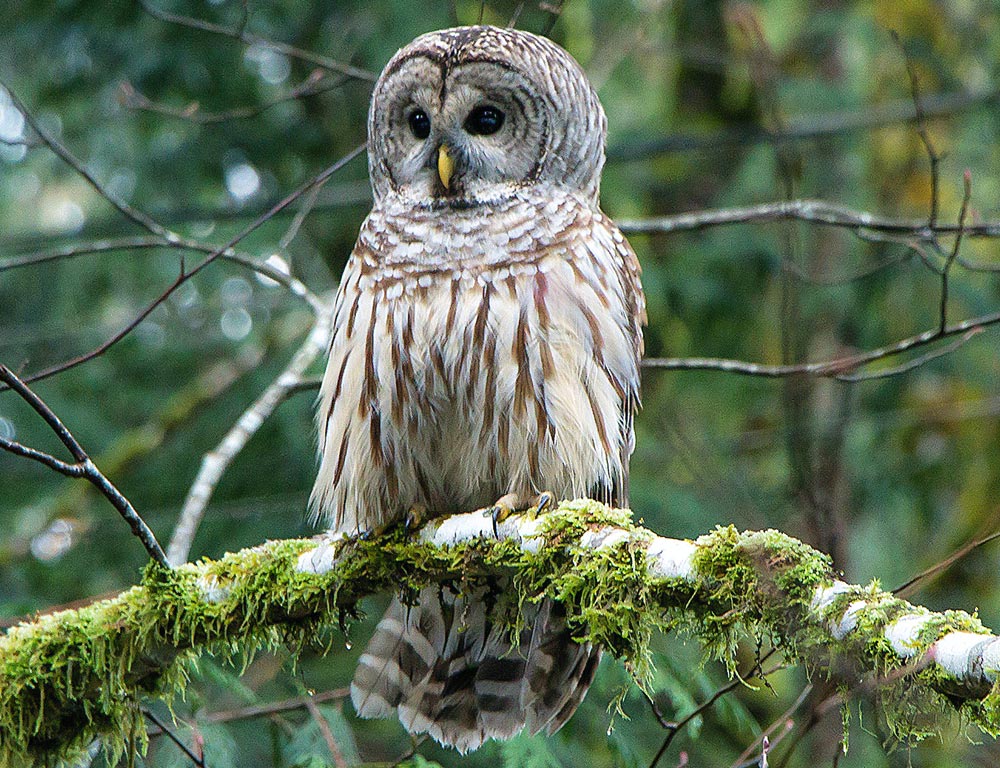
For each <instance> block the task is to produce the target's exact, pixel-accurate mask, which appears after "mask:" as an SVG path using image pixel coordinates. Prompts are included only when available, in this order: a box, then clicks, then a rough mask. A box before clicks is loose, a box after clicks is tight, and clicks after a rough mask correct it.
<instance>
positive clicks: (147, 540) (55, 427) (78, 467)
mask: <svg viewBox="0 0 1000 768" xmlns="http://www.w3.org/2000/svg"><path fill="white" fill-rule="evenodd" d="M0 381H2V382H4V384H5V385H6V387H7V388H8V389H12V390H14V392H16V393H17V394H18V395H19V396H20V397H21V399H22V400H24V401H25V402H26V403H27V404H28V405H30V406H31V408H32V409H33V410H34V411H35V412H36V413H37V414H38V415H39V416H41V417H42V420H43V421H44V422H45V423H46V424H47V425H48V426H49V428H50V429H51V430H52V431H53V432H54V433H55V434H56V436H57V437H58V438H59V440H60V442H62V444H63V445H64V446H66V449H67V450H68V451H69V452H70V454H71V455H72V456H73V459H74V460H75V464H73V465H70V464H68V463H66V462H63V461H60V460H59V459H57V458H55V457H54V456H50V455H48V454H44V453H42V452H41V451H35V450H34V449H31V448H28V447H27V446H24V445H21V444H20V443H17V442H14V441H12V440H7V439H6V438H0V448H2V449H4V450H6V451H10V452H11V453H14V454H16V455H18V456H23V457H25V458H29V459H34V460H35V461H39V462H41V463H42V464H44V465H46V466H48V467H50V468H52V469H55V470H56V471H58V472H61V473H62V474H65V475H68V476H70V477H81V478H83V479H85V480H87V482H89V483H90V484H91V485H93V486H94V487H95V488H97V489H98V490H99V491H100V492H101V493H102V494H103V495H104V497H105V498H106V499H107V500H108V501H110V502H111V504H112V506H114V508H115V509H117V510H118V513H119V514H120V515H121V516H122V517H123V518H124V519H125V521H126V522H127V523H128V524H129V527H130V528H131V529H132V533H134V534H135V536H136V538H138V539H139V541H141V542H142V545H143V546H144V547H145V548H146V551H147V552H148V553H149V556H150V557H151V558H153V560H154V561H156V562H157V563H159V564H160V565H162V566H163V567H165V568H169V567H170V566H169V565H168V564H167V558H166V556H165V555H164V554H163V549H161V548H160V544H159V542H158V541H157V540H156V536H155V535H153V532H152V531H151V530H150V528H149V526H148V525H146V521H145V520H143V519H142V518H141V517H140V516H139V513H138V512H136V511H135V508H134V507H133V506H132V504H131V502H129V500H128V499H126V498H125V496H124V495H123V494H122V493H121V491H119V490H118V489H117V488H116V487H115V486H114V484H112V482H111V481H110V480H108V478H106V477H105V476H104V475H103V474H102V472H101V471H100V470H99V469H98V468H97V466H96V465H95V464H94V462H93V461H91V460H90V457H89V456H88V455H87V452H86V451H84V450H83V446H81V445H80V443H79V442H78V441H77V439H76V438H75V437H73V435H72V433H71V432H70V431H69V430H68V429H67V428H66V426H65V425H64V424H63V423H62V421H60V420H59V417H58V416H56V414H55V413H54V412H53V411H52V409H51V408H49V406H48V405H46V404H45V402H44V401H43V400H42V399H41V398H40V397H39V396H38V395H36V394H35V393H34V392H33V391H32V390H31V389H30V388H29V387H28V386H27V384H25V382H24V381H23V380H22V379H20V378H19V377H18V376H17V374H15V373H14V372H13V371H12V370H10V368H8V367H7V366H5V365H3V364H2V363H0Z"/></svg>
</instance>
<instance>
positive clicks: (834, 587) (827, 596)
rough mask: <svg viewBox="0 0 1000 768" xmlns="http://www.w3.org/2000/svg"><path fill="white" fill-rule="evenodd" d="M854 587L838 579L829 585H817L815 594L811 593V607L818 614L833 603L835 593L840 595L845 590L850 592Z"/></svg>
mask: <svg viewBox="0 0 1000 768" xmlns="http://www.w3.org/2000/svg"><path fill="white" fill-rule="evenodd" d="M852 589H854V587H852V586H851V585H850V584H848V583H847V582H845V581H840V580H839V579H838V580H837V581H835V582H833V584H831V585H830V586H829V587H817V588H816V594H815V595H813V599H812V609H813V610H814V611H816V612H817V613H819V614H822V613H823V612H824V611H826V609H827V608H829V607H830V605H831V604H832V603H833V601H834V600H835V599H836V598H837V595H842V594H844V593H845V592H850V591H851V590H852Z"/></svg>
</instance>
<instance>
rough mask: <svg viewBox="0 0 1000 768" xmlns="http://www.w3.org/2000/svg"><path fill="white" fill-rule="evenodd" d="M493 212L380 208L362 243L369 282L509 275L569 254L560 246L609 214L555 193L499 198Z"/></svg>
mask: <svg viewBox="0 0 1000 768" xmlns="http://www.w3.org/2000/svg"><path fill="white" fill-rule="evenodd" d="M486 211H487V209H486V208H485V207H481V206H480V205H472V206H469V207H464V206H459V207H449V208H445V209H440V208H431V207H427V206H423V207H421V206H414V205H413V204H412V203H410V202H409V201H406V200H405V199H402V198H396V197H392V196H390V197H389V198H387V199H386V200H384V201H383V204H382V205H381V206H378V207H376V208H375V209H374V210H372V212H371V214H370V215H369V217H368V219H367V221H366V222H365V225H364V226H363V227H362V230H361V233H360V236H359V238H358V245H357V248H356V250H355V255H356V256H357V257H358V258H359V259H360V262H361V263H360V265H359V266H360V269H361V274H362V281H363V282H367V280H373V281H375V282H376V283H382V282H383V281H385V280H389V281H390V282H391V281H392V280H393V278H396V279H398V278H402V277H404V276H414V277H419V276H420V275H435V274H442V275H449V276H451V277H455V278H460V277H462V276H466V275H467V276H470V277H476V276H480V275H490V274H492V273H496V272H497V271H503V272H505V273H509V272H510V271H511V270H514V271H516V269H517V267H518V266H519V265H523V264H536V263H537V262H539V261H540V260H541V259H542V257H543V256H546V257H552V256H555V255H561V254H562V253H564V251H563V250H562V249H561V248H560V246H568V245H569V244H570V241H571V240H573V239H576V238H578V237H579V236H580V233H581V232H586V231H588V230H589V229H590V226H591V223H592V221H593V219H594V217H595V215H596V216H601V215H602V214H600V212H595V211H594V210H593V208H592V206H591V205H590V204H589V202H588V201H585V200H583V199H581V197H580V196H579V195H576V194H574V193H571V192H567V191H565V190H562V189H558V188H553V187H550V188H548V189H541V188H537V187H536V188H531V189H526V190H522V191H521V192H519V193H518V194H516V195H511V196H507V197H503V198H501V199H498V200H491V201H489V207H488V213H487V212H486ZM366 278H367V280H366Z"/></svg>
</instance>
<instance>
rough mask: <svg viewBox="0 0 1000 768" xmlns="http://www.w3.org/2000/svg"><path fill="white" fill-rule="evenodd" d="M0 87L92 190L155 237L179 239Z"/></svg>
mask: <svg viewBox="0 0 1000 768" xmlns="http://www.w3.org/2000/svg"><path fill="white" fill-rule="evenodd" d="M0 87H2V88H4V89H5V90H6V91H7V93H8V95H9V96H10V100H11V103H12V104H13V105H14V106H15V107H16V108H17V109H18V110H19V111H20V112H21V114H22V115H23V116H24V121H25V122H26V123H27V124H28V125H29V126H30V127H31V130H32V131H34V132H35V134H36V135H37V136H38V138H39V139H40V140H41V142H42V143H43V144H44V145H45V146H47V147H48V148H49V149H50V150H52V151H53V152H54V153H55V154H56V155H57V156H58V157H59V159H60V160H62V161H63V162H64V163H66V164H67V165H68V166H70V167H71V168H72V169H73V170H74V171H76V172H77V173H78V174H79V175H80V176H82V177H83V178H84V179H85V180H86V182H87V183H88V184H90V186H91V187H93V189H94V191H96V192H97V194H99V195H100V196H101V197H103V198H104V199H105V200H107V201H108V202H109V203H110V204H111V205H113V206H114V207H115V208H117V209H118V210H119V211H120V212H121V214H122V215H123V216H125V217H126V218H128V219H130V220H131V221H133V222H135V223H136V224H138V225H139V226H140V227H142V228H143V229H145V230H147V231H149V232H151V233H152V234H154V235H156V236H157V237H160V238H162V239H163V240H164V241H166V242H168V243H174V242H177V240H178V239H179V237H178V235H177V234H176V233H174V232H171V231H170V230H169V229H167V228H166V227H164V226H163V225H162V224H160V223H159V222H156V221H154V220H153V219H152V217H150V216H149V215H148V214H146V213H144V212H143V211H140V210H138V209H137V208H133V207H132V206H131V205H129V204H128V203H126V202H125V201H124V200H120V199H119V198H118V197H117V196H115V195H113V194H112V193H111V192H110V191H109V190H108V189H106V188H105V187H104V186H103V185H102V184H101V183H100V182H99V181H98V180H97V179H96V178H95V177H94V175H93V174H92V173H91V172H90V171H88V170H87V168H86V166H84V164H83V163H82V162H81V161H80V160H79V159H78V158H77V157H76V155H74V154H73V153H72V152H70V151H69V149H67V148H66V146H65V145H63V144H62V143H61V142H60V141H59V140H58V139H56V138H55V137H54V136H52V135H51V134H50V133H49V132H48V131H46V130H45V129H44V128H42V126H41V124H39V122H38V120H36V119H35V116H34V115H33V114H32V113H31V111H30V110H29V109H28V108H27V107H26V106H25V104H24V102H23V101H21V99H20V97H18V95H17V94H16V93H15V92H14V90H13V89H12V88H11V87H10V86H9V85H7V84H6V83H4V82H3V81H0Z"/></svg>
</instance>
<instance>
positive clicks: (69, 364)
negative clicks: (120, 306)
mask: <svg viewBox="0 0 1000 768" xmlns="http://www.w3.org/2000/svg"><path fill="white" fill-rule="evenodd" d="M364 149H365V145H364V144H361V145H359V146H357V147H355V148H354V149H353V150H351V151H350V152H348V153H347V154H346V155H344V156H343V157H341V158H340V159H339V160H337V161H336V162H335V163H334V164H333V165H331V166H330V167H329V168H327V169H326V170H325V171H323V172H322V173H320V174H319V175H317V176H315V177H313V178H312V179H310V180H309V181H307V182H306V183H305V184H303V185H302V186H301V187H299V188H298V189H296V190H295V191H294V192H292V193H291V194H289V195H288V196H287V197H285V198H284V199H283V200H281V201H280V202H279V203H278V204H277V205H275V206H273V207H272V208H271V209H269V210H268V211H266V212H265V213H263V214H261V215H260V216H258V217H257V218H256V219H254V221H253V223H251V224H250V225H249V226H248V227H246V228H245V229H244V230H243V231H241V232H240V233H239V234H238V235H236V236H235V237H233V238H231V239H230V240H229V242H227V243H226V244H225V245H223V246H221V247H219V248H216V249H214V250H213V251H212V252H211V253H209V255H208V256H206V257H205V258H204V259H203V260H202V261H201V263H199V264H198V265H196V266H195V267H194V268H193V269H190V270H186V269H185V268H184V265H183V263H182V265H181V272H180V274H179V275H178V276H177V278H176V279H175V280H174V281H173V282H172V283H171V284H170V285H169V286H168V287H167V288H166V289H165V290H164V291H163V292H162V293H160V295H159V296H157V297H156V298H155V299H153V301H152V302H150V303H149V304H147V305H146V307H145V308H144V309H143V310H142V311H141V312H139V313H138V314H137V315H136V316H135V317H134V318H133V319H132V320H131V321H130V322H129V323H128V324H127V325H126V326H125V327H124V328H123V329H122V330H121V331H119V332H118V333H116V334H115V335H114V336H112V337H111V338H110V339H108V340H106V341H104V342H103V343H102V344H100V345H99V346H97V347H95V348H94V349H92V350H91V351H89V352H87V353H85V354H83V355H79V356H78V357H75V358H73V359H71V360H68V361H66V362H63V363H59V364H58V365H54V366H51V367H49V368H45V369H44V370H41V371H38V372H36V373H34V374H32V375H31V376H27V377H25V381H29V382H30V381H38V380H39V379H44V378H47V377H49V376H54V375H55V374H57V373H62V372H63V371H66V370H69V369H70V368H75V367H76V366H78V365H81V364H83V363H86V362H88V361H89V360H93V359H94V358H95V357H98V356H100V355H102V354H104V352H106V351H107V350H108V349H109V348H111V347H112V346H114V345H115V344H117V343H118V342H119V341H121V340H122V339H123V338H125V336H127V335H128V334H129V333H131V332H132V331H133V330H134V329H135V328H136V326H138V325H139V323H141V322H142V321H143V320H145V319H146V318H147V317H148V316H149V315H150V314H151V313H152V312H153V310H155V309H156V308H157V307H159V306H160V305H161V304H162V303H163V302H164V301H166V300H167V299H168V298H169V297H170V296H171V294H173V292H174V291H176V290H177V288H179V287H180V286H181V285H183V284H184V283H186V282H187V281H188V280H190V279H191V278H192V277H194V276H195V275H197V274H198V273H199V272H201V271H202V270H203V269H205V268H206V267H207V266H209V265H210V264H212V262H214V261H215V260H216V259H218V258H219V257H221V256H222V255H223V254H224V253H225V252H226V251H228V250H230V249H231V248H233V247H234V246H235V245H236V244H237V243H239V242H240V241H241V240H243V238H245V237H247V236H248V235H249V234H251V233H252V232H254V231H255V230H257V229H258V228H260V227H261V226H263V225H264V224H265V223H267V222H268V221H269V220H270V219H271V218H273V217H274V215H275V214H276V213H278V212H279V211H281V210H283V209H284V208H287V207H288V206H289V205H291V204H292V203H293V202H295V201H296V200H297V199H298V198H300V197H301V196H302V195H304V194H306V193H307V192H309V191H310V190H311V189H312V188H313V187H315V186H317V185H319V184H323V183H324V182H325V181H326V180H327V179H329V178H330V177H331V176H332V175H333V174H334V173H336V172H337V171H339V170H340V169H341V168H343V167H344V166H345V165H347V163H349V162H350V161H351V160H353V159H354V158H356V157H357V156H358V155H360V154H362V152H363V151H364Z"/></svg>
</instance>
